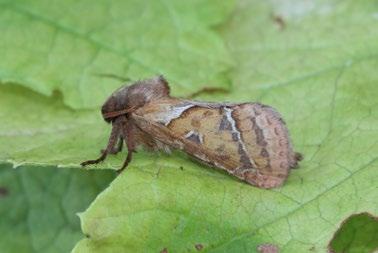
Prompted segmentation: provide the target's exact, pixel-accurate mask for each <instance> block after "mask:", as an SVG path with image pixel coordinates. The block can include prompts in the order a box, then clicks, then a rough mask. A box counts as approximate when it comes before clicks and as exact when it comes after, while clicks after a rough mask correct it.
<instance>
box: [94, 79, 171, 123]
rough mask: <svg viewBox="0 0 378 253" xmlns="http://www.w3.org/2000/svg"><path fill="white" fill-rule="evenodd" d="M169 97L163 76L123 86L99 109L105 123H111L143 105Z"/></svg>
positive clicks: (166, 83)
mask: <svg viewBox="0 0 378 253" xmlns="http://www.w3.org/2000/svg"><path fill="white" fill-rule="evenodd" d="M163 97H169V86H168V82H167V81H166V80H165V78H164V77H163V76H156V77H154V78H151V79H146V80H141V81H137V82H135V83H133V84H132V85H124V86H122V87H120V88H119V89H118V90H116V91H115V92H113V94H112V95H111V96H110V97H109V98H108V99H107V100H106V102H105V103H104V104H103V106H102V108H101V112H102V116H103V118H104V120H105V121H106V122H109V123H110V122H112V121H113V120H114V119H115V118H117V117H119V116H121V115H127V114H128V113H131V112H133V111H135V110H136V109H138V108H139V107H142V106H143V105H145V104H147V103H149V102H151V101H154V100H157V99H160V98H163Z"/></svg>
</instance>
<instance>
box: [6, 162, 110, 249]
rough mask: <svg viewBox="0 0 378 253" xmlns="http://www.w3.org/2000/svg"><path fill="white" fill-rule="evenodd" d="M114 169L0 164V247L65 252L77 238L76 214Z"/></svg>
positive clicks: (92, 197) (100, 189)
mask: <svg viewBox="0 0 378 253" xmlns="http://www.w3.org/2000/svg"><path fill="white" fill-rule="evenodd" d="M113 177H114V172H111V171H99V172H96V173H94V172H93V171H91V172H87V171H79V170H76V169H65V170H62V169H57V168H56V167H21V168H17V169H12V167H11V166H10V165H9V164H8V165H5V164H3V165H0V216H1V222H0V233H1V237H0V248H1V252H2V253H10V252H18V253H23V252H54V253H58V252H68V251H69V250H70V249H72V247H73V246H74V244H75V242H76V241H77V240H79V239H80V238H82V237H83V235H82V234H81V232H80V226H79V218H78V217H77V216H76V212H79V211H83V210H84V209H85V208H86V206H87V205H88V204H89V203H90V202H91V201H92V200H93V199H94V198H95V197H96V195H97V194H98V193H99V192H100V191H102V190H103V189H104V188H105V187H106V186H107V185H108V183H109V182H110V181H111V180H112V178H113Z"/></svg>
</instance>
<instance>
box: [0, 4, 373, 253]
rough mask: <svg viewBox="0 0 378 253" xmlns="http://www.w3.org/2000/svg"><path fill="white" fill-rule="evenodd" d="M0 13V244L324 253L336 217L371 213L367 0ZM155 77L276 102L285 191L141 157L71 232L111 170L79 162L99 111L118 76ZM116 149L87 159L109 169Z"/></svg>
mask: <svg viewBox="0 0 378 253" xmlns="http://www.w3.org/2000/svg"><path fill="white" fill-rule="evenodd" d="M0 6H1V8H0V31H1V34H2V39H1V40H0V52H1V57H0V121H1V124H0V161H1V162H2V163H3V165H1V166H0V174H1V176H0V214H1V216H2V222H1V226H0V231H2V232H3V234H7V236H6V237H2V239H1V240H0V246H1V248H2V249H5V252H33V251H35V252H67V251H68V250H69V249H71V248H72V247H73V245H74V244H75V243H76V242H77V244H76V246H75V248H74V249H73V252H124V251H125V250H126V249H127V250H128V251H130V252H135V251H145V252H160V251H162V250H164V249H166V250H167V251H168V252H196V251H198V248H202V249H201V250H202V251H203V252H253V251H256V248H257V247H258V245H261V244H264V243H272V244H274V245H277V246H278V247H279V248H280V250H281V252H326V251H327V246H328V243H329V241H330V240H331V239H332V238H333V234H334V233H335V232H336V231H337V229H338V228H339V226H340V225H341V224H342V222H343V220H344V219H346V218H347V217H349V216H350V215H352V214H355V213H361V212H369V213H371V214H373V215H377V214H378V203H377V200H378V189H377V184H376V182H377V180H378V173H377V168H378V157H377V153H378V143H377V136H378V104H377V101H376V97H378V86H377V82H378V74H377V72H376V69H377V67H378V43H377V42H378V30H377V29H376V27H377V23H378V18H377V13H378V3H377V1H352V0H350V1H336V0H333V1H320V0H318V1H299V0H297V1H295V0H284V1H274V0H271V1H257V0H248V1H247V0H240V1H237V2H236V3H234V2H233V1H222V2H219V1H211V0H201V1H200V0H193V1H187V2H185V3H184V2H182V1H173V0H171V1H168V0H162V1H123V2H121V1H106V2H96V3H93V2H88V1H83V0H81V1H72V2H70V1H57V2H50V1H49V2H44V1H41V0H40V1H34V2H30V1H22V0H17V1H5V0H1V1H0ZM159 73H162V74H165V75H166V77H167V78H168V80H169V81H170V83H171V87H172V93H173V95H187V94H191V93H193V92H196V91H198V90H199V89H201V88H202V87H221V88H227V89H228V90H229V92H228V93H227V94H220V93H214V94H204V95H202V97H201V99H205V100H216V101H260V102H263V103H266V104H269V105H272V106H274V107H275V108H277V109H278V110H279V111H280V112H281V113H282V114H283V116H284V118H285V120H286V122H287V125H288V127H289V129H290V132H291V136H292V139H293V141H294V146H295V147H296V150H298V151H300V152H302V153H304V155H305V160H304V161H303V162H302V163H301V167H300V169H298V170H295V171H293V172H292V173H291V175H290V177H289V179H288V181H287V183H286V184H285V185H284V186H283V187H281V188H279V189H275V190H262V189H257V188H254V187H251V186H249V185H246V184H244V183H242V182H239V181H237V180H235V179H234V178H231V177H229V176H228V175H226V174H225V173H222V172H219V171H216V170H213V169H209V168H206V167H204V166H202V165H199V164H197V163H194V162H193V161H191V160H189V159H188V158H187V157H186V156H185V155H183V154H181V153H174V154H173V155H171V156H167V155H164V154H151V153H146V152H143V151H140V152H138V154H137V155H136V156H135V157H134V160H133V162H132V164H131V165H130V167H129V168H128V169H127V170H126V171H125V172H124V173H122V174H121V175H120V176H118V177H117V178H115V180H114V181H113V182H111V184H110V185H109V186H108V187H107V188H106V190H104V191H103V192H102V193H100V194H99V195H98V196H97V198H96V199H95V200H94V201H93V202H92V203H91V205H90V206H89V208H88V209H87V210H86V211H85V212H82V213H81V214H80V219H81V229H82V232H83V233H82V236H80V234H81V232H80V231H79V229H78V219H77V218H75V213H76V212H79V211H84V210H85V208H86V207H87V206H88V204H89V203H90V202H91V201H92V200H93V199H94V197H95V196H96V195H97V194H98V193H99V192H100V191H101V190H102V189H104V187H106V185H108V184H109V182H110V180H111V179H112V178H113V177H114V174H113V173H112V172H111V171H108V170H106V171H101V170H93V171H91V172H90V173H89V172H85V171H83V170H80V169H79V167H78V166H77V164H79V162H81V161H82V160H85V159H87V158H94V157H96V156H97V155H98V154H99V150H100V149H101V148H102V147H103V146H104V145H105V143H106V139H107V135H108V134H109V131H110V128H109V126H108V125H107V124H105V123H104V122H103V121H102V119H101V116H100V114H99V110H98V107H99V106H100V105H101V103H102V102H103V101H104V99H105V98H106V97H107V96H108V95H109V94H110V93H111V92H112V91H113V90H114V89H115V88H116V87H119V86H120V84H121V81H120V80H119V79H120V78H128V79H131V80H136V79H140V78H144V77H148V76H151V75H155V74H159ZM124 155H125V154H124V153H122V154H120V155H118V156H117V157H112V158H111V159H109V160H108V161H106V162H105V163H103V164H101V165H99V166H97V167H96V168H97V169H103V168H118V166H119V165H120V164H121V161H122V160H123V158H124ZM20 165H23V166H21V167H18V166H20ZM12 167H17V168H16V169H15V170H14V169H12ZM9 231H10V232H9ZM346 234H347V236H349V237H346V238H352V239H353V238H355V239H356V238H357V239H356V240H359V237H361V235H360V234H359V235H358V236H356V237H355V236H354V235H355V234H353V233H352V234H351V233H349V234H348V233H346ZM362 234H366V233H362ZM84 235H85V236H86V238H85V239H81V240H80V241H79V239H80V238H84ZM352 239H351V240H352ZM365 239H366V238H365ZM341 241H342V242H343V240H341ZM345 241H348V239H346V240H345V239H344V242H345ZM353 245H359V244H358V243H357V244H350V249H349V250H350V251H351V252H353ZM344 246H345V245H344ZM376 246H377V247H378V245H376ZM358 247H360V246H358ZM340 248H343V249H345V247H340ZM372 248H374V245H373V246H372ZM359 250H361V252H362V251H366V252H369V250H371V248H359Z"/></svg>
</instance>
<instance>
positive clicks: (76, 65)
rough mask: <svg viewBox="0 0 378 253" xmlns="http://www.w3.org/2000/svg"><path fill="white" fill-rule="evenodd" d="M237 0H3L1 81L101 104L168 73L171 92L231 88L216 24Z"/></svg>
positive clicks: (73, 102) (73, 101)
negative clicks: (129, 84)
mask: <svg viewBox="0 0 378 253" xmlns="http://www.w3.org/2000/svg"><path fill="white" fill-rule="evenodd" d="M233 5H234V4H233V1H222V2H215V1H210V0H191V1H174V0H161V1H154V0H150V1H134V0H129V1H117V0H114V1H88V0H79V1H70V0H66V1H44V0H37V1H24V0H16V1H14V0H11V1H10V0H1V1H0V33H1V39H0V55H1V57H0V81H1V82H3V83H9V82H11V83H16V84H20V85H23V86H25V87H28V88H30V89H32V90H34V91H37V92H40V93H42V94H44V95H49V96H50V95H51V94H52V93H53V91H55V90H58V91H61V93H62V94H63V99H64V102H65V104H67V105H68V106H70V107H72V108H92V107H96V108H97V107H98V106H99V105H101V104H102V103H103V101H104V99H105V98H106V97H107V96H108V95H109V94H110V93H111V92H112V91H113V90H114V89H115V88H116V87H118V86H119V80H117V79H114V78H113V79H112V78H106V77H109V76H118V77H123V78H129V79H131V80H137V79H141V78H144V77H147V76H151V75H156V74H165V75H167V76H169V77H170V79H171V80H172V81H173V82H174V83H175V86H173V87H172V88H173V92H174V93H176V94H179V95H183V94H188V93H191V92H193V90H196V89H199V88H200V87H201V86H202V85H207V86H209V87H212V86H213V87H214V86H217V87H224V88H227V87H228V84H229V80H228V78H227V77H226V71H227V70H228V69H229V68H230V66H231V58H230V55H229V54H228V51H227V50H226V48H225V46H224V42H223V41H222V40H221V38H220V37H219V35H218V34H216V33H215V32H214V31H213V30H212V27H214V26H216V25H219V24H220V23H221V22H223V21H224V20H225V19H226V18H227V17H228V15H229V13H230V11H231V10H232V8H233Z"/></svg>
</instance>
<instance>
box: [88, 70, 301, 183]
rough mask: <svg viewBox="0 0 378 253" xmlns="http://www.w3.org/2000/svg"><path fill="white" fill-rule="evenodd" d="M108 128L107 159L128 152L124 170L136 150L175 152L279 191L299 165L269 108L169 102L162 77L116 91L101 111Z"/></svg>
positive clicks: (277, 116) (104, 154) (281, 125)
mask: <svg viewBox="0 0 378 253" xmlns="http://www.w3.org/2000/svg"><path fill="white" fill-rule="evenodd" d="M101 111H102V115H103V118H104V120H105V121H107V122H108V123H111V124H112V131H111V134H110V137H109V141H108V145H107V147H106V148H105V149H104V150H102V155H101V156H100V157H99V158H98V159H96V160H89V161H85V162H83V163H82V164H81V165H82V166H86V165H89V164H96V163H99V162H101V161H103V160H104V159H105V158H106V157H107V155H108V154H116V153H118V152H119V151H121V150H122V145H123V143H124V142H125V144H126V146H127V150H128V154H127V157H126V159H125V162H124V163H123V166H122V167H121V169H120V170H119V172H120V171H122V170H124V169H125V168H126V167H127V165H128V164H129V162H130V161H131V159H132V154H133V152H135V149H136V147H137V146H139V145H142V146H143V147H144V148H145V149H147V150H151V151H158V150H163V151H165V152H170V150H171V149H179V150H182V151H184V152H185V153H187V154H188V155H189V156H191V157H194V158H195V159H197V160H199V161H200V162H201V163H204V164H206V165H209V166H211V167H216V168H220V169H223V170H225V171H227V172H228V173H229V174H231V175H233V176H235V177H237V178H239V179H241V180H243V181H245V182H247V183H249V184H251V185H254V186H257V187H260V188H273V187H278V186H280V185H282V183H283V182H284V181H285V180H286V178H287V176H288V174H289V171H290V169H292V168H295V167H296V166H297V163H298V161H300V160H301V159H302V155H301V154H300V153H296V152H294V151H293V147H292V144H291V141H290V138H289V134H288V130H287V128H286V126H285V122H284V121H283V120H282V118H281V116H280V114H279V113H278V112H277V111H276V110H274V109H273V108H272V107H269V106H266V105H262V104H260V103H209V102H199V101H193V100H186V99H180V98H174V97H171V96H170V95H169V86H168V82H167V81H166V80H165V79H164V77H162V76H158V77H155V78H152V79H147V80H143V81H138V82H135V83H134V84H132V85H130V86H123V87H121V88H119V89H118V90H116V91H115V92H114V93H113V94H112V95H111V96H110V97H109V98H108V100H107V101H106V102H105V104H104V105H103V106H102V109H101Z"/></svg>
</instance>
